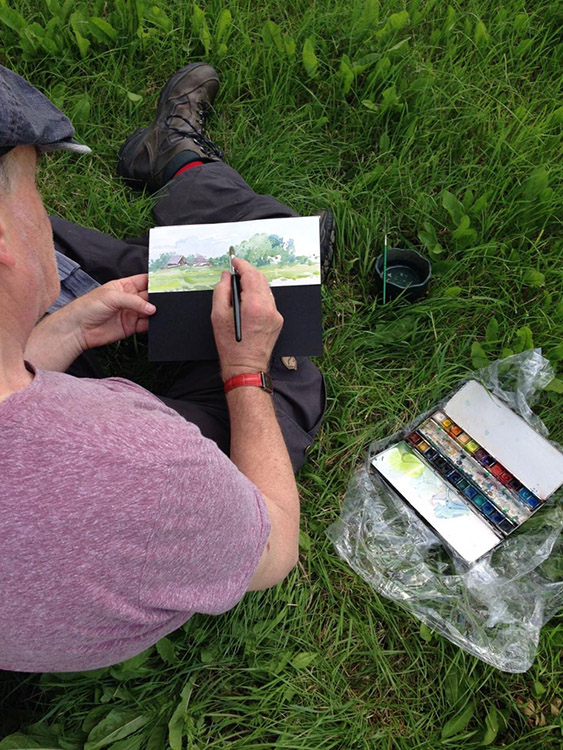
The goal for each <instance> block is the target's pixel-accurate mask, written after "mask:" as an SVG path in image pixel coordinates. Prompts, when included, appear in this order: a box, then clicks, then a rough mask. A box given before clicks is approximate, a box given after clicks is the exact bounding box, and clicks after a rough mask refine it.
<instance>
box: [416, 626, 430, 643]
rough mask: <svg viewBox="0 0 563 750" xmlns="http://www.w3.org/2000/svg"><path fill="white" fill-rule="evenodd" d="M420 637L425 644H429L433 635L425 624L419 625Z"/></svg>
mask: <svg viewBox="0 0 563 750" xmlns="http://www.w3.org/2000/svg"><path fill="white" fill-rule="evenodd" d="M419 632H420V637H421V638H422V640H423V641H425V643H430V641H431V640H432V636H433V633H432V631H431V630H430V628H429V627H428V625H427V624H426V623H425V622H421V623H420V630H419Z"/></svg>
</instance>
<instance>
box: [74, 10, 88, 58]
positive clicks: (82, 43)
mask: <svg viewBox="0 0 563 750" xmlns="http://www.w3.org/2000/svg"><path fill="white" fill-rule="evenodd" d="M73 15H74V14H73ZM71 28H72V32H73V34H74V38H75V40H76V46H77V47H78V51H79V52H80V57H81V58H83V59H84V58H85V57H86V55H87V54H88V50H89V49H90V41H89V40H88V39H86V37H84V36H82V34H81V33H80V31H78V29H77V27H76V26H73V25H72V20H71Z"/></svg>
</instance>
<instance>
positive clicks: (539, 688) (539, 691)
mask: <svg viewBox="0 0 563 750" xmlns="http://www.w3.org/2000/svg"><path fill="white" fill-rule="evenodd" d="M545 692H546V688H545V687H544V686H543V685H542V684H541V682H539V680H536V681H535V682H534V684H533V687H532V693H533V694H534V697H535V698H541V697H542V695H544V694H545Z"/></svg>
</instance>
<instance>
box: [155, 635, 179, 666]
mask: <svg viewBox="0 0 563 750" xmlns="http://www.w3.org/2000/svg"><path fill="white" fill-rule="evenodd" d="M156 650H157V652H158V655H159V656H160V658H161V659H162V661H163V662H164V663H165V664H177V663H178V657H177V656H176V648H175V647H174V644H173V643H172V641H171V640H170V638H166V637H165V638H161V639H160V641H158V643H157V644H156Z"/></svg>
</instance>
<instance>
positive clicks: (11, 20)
mask: <svg viewBox="0 0 563 750" xmlns="http://www.w3.org/2000/svg"><path fill="white" fill-rule="evenodd" d="M0 21H1V22H2V23H3V24H4V25H5V26H8V28H10V29H13V30H14V31H17V32H19V33H21V32H22V31H23V30H24V29H25V27H26V26H27V21H26V20H25V18H24V17H23V16H22V14H21V13H18V11H17V10H13V9H12V8H8V6H7V5H0Z"/></svg>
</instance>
